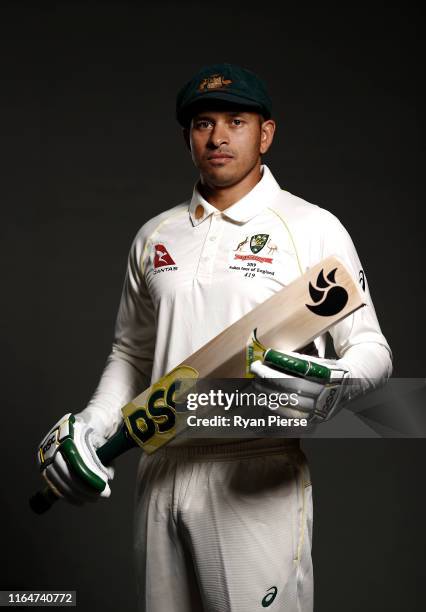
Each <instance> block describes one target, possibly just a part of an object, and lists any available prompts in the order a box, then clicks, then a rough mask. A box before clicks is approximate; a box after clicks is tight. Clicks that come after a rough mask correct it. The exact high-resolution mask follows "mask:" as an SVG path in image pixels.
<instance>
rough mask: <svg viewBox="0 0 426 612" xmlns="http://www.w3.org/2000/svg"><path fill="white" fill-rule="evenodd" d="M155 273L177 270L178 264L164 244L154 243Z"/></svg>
mask: <svg viewBox="0 0 426 612" xmlns="http://www.w3.org/2000/svg"><path fill="white" fill-rule="evenodd" d="M154 249H155V255H154V274H157V272H168V271H170V270H177V269H178V268H177V265H176V264H175V261H174V259H173V257H172V256H171V255H170V253H169V251H168V250H167V249H166V247H165V246H164V244H154Z"/></svg>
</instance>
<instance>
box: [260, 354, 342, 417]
mask: <svg viewBox="0 0 426 612" xmlns="http://www.w3.org/2000/svg"><path fill="white" fill-rule="evenodd" d="M339 361H340V360H338V361H336V360H333V359H320V358H319V357H315V358H314V359H312V357H310V356H308V355H303V354H300V353H295V352H287V353H280V352H279V351H274V350H272V349H269V350H268V351H266V353H265V355H264V358H263V360H262V361H261V360H258V361H254V362H253V363H252V364H251V366H250V371H251V372H252V374H254V375H255V380H254V387H255V389H256V390H257V392H262V393H267V394H268V393H277V392H278V393H287V394H290V393H295V394H297V398H298V404H297V406H295V407H294V408H291V407H288V406H286V407H285V408H284V407H283V408H279V409H278V410H279V412H280V413H282V414H284V415H285V416H288V417H291V416H293V417H296V416H297V417H301V416H304V417H305V418H307V419H308V421H309V422H321V421H326V420H328V419H330V418H331V417H332V416H334V415H335V414H336V413H337V412H338V411H339V409H340V408H341V407H342V406H343V404H344V403H345V402H346V401H348V399H349V396H348V394H347V393H344V390H345V387H346V385H347V383H348V380H349V371H348V369H347V368H346V367H344V366H343V364H342V363H341V361H340V362H339Z"/></svg>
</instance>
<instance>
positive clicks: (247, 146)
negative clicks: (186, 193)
mask: <svg viewBox="0 0 426 612" xmlns="http://www.w3.org/2000/svg"><path fill="white" fill-rule="evenodd" d="M274 130H275V123H274V122H273V121H272V120H268V121H263V118H262V117H261V116H260V115H259V114H258V113H253V112H236V111H203V112H200V113H198V114H196V115H195V116H194V117H193V118H192V121H191V125H190V128H189V130H186V133H185V137H186V141H187V144H188V146H189V148H190V151H191V155H192V159H193V161H194V164H195V166H196V167H197V168H198V170H199V171H200V175H201V179H202V181H203V182H204V183H206V184H207V185H209V186H210V187H216V188H220V187H229V186H232V185H235V184H237V183H238V182H240V181H241V180H242V179H244V178H245V177H246V176H247V175H248V174H249V173H250V172H251V171H252V170H253V169H254V168H255V167H256V166H258V165H260V156H261V154H263V153H266V151H267V150H268V148H269V146H270V144H271V142H272V139H273V135H274Z"/></svg>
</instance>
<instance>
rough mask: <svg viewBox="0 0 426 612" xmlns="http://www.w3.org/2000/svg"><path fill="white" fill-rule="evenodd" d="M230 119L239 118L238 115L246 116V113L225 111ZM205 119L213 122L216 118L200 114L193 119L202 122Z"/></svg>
mask: <svg viewBox="0 0 426 612" xmlns="http://www.w3.org/2000/svg"><path fill="white" fill-rule="evenodd" d="M224 112H225V114H226V115H227V116H228V117H237V116H238V115H245V114H246V111H224ZM203 119H208V120H213V121H214V117H212V116H211V115H209V114H208V113H200V114H199V115H195V116H194V117H193V120H194V121H201V120H203Z"/></svg>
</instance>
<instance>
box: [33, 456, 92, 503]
mask: <svg viewBox="0 0 426 612" xmlns="http://www.w3.org/2000/svg"><path fill="white" fill-rule="evenodd" d="M43 476H44V478H45V479H46V481H47V482H48V483H49V485H53V489H54V490H55V489H56V490H57V491H58V492H59V493H60V494H61V497H63V498H64V499H66V501H68V502H69V503H70V504H73V505H75V506H82V505H83V503H84V500H83V499H81V498H80V497H79V496H78V495H76V494H75V492H74V491H73V490H72V489H70V487H69V486H68V485H67V484H66V483H65V482H64V481H63V480H62V478H61V477H60V476H58V474H57V472H56V470H55V468H54V466H53V463H52V464H50V465H48V466H47V468H46V469H45V470H44V472H43Z"/></svg>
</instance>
